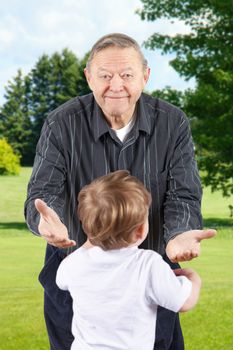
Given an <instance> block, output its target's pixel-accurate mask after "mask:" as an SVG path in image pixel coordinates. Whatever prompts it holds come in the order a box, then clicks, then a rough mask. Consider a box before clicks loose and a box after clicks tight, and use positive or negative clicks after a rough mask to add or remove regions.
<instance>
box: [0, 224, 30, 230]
mask: <svg viewBox="0 0 233 350" xmlns="http://www.w3.org/2000/svg"><path fill="white" fill-rule="evenodd" d="M0 230H28V227H27V225H26V223H25V222H1V223H0Z"/></svg>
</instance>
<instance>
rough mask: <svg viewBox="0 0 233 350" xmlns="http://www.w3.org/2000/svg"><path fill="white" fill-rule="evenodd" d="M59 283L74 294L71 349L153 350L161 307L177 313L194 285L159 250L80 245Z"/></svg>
mask: <svg viewBox="0 0 233 350" xmlns="http://www.w3.org/2000/svg"><path fill="white" fill-rule="evenodd" d="M56 282H57V285H58V286H59V287H60V288H61V289H63V290H69V291H70V293H71V296H72V298H73V311H74V316H73V322H72V333H73V335H74V338H75V339H74V342H73V344H72V346H71V349H72V350H76V349H77V350H93V349H95V350H126V349H127V350H142V349H143V350H152V349H153V346H154V341H155V326H156V314H157V307H158V305H161V306H163V307H165V308H167V309H170V310H172V311H174V312H177V311H179V309H180V308H181V307H182V306H183V304H184V303H185V301H186V300H187V298H188V297H189V295H190V293H191V288H192V284H191V282H190V281H189V280H188V279H187V278H186V277H176V276H175V274H174V272H173V271H172V270H171V268H170V266H169V265H168V264H167V263H166V262H164V261H163V260H162V257H161V256H160V255H159V254H157V253H155V252H154V251H151V250H143V249H138V247H136V246H131V247H127V248H122V249H117V250H109V251H104V250H103V249H101V248H100V247H93V248H89V249H86V248H82V247H81V248H79V249H77V250H76V251H75V252H74V253H72V254H70V255H69V256H68V257H67V258H65V259H64V260H63V261H62V263H61V264H60V266H59V269H58V271H57V278H56Z"/></svg>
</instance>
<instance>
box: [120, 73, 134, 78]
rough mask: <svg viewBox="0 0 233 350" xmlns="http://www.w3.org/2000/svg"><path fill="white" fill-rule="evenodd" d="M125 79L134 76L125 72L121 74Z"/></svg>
mask: <svg viewBox="0 0 233 350" xmlns="http://www.w3.org/2000/svg"><path fill="white" fill-rule="evenodd" d="M121 77H122V78H123V79H132V78H133V75H132V74H130V73H125V74H122V76H121Z"/></svg>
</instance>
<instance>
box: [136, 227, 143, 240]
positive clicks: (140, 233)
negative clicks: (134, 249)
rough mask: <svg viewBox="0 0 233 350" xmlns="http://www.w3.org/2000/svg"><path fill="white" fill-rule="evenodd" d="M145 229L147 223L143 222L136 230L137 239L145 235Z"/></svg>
mask: <svg viewBox="0 0 233 350" xmlns="http://www.w3.org/2000/svg"><path fill="white" fill-rule="evenodd" d="M144 231H145V224H144V223H143V224H141V225H140V226H138V228H137V229H136V230H135V237H136V239H137V240H138V239H141V238H142V237H143V235H144Z"/></svg>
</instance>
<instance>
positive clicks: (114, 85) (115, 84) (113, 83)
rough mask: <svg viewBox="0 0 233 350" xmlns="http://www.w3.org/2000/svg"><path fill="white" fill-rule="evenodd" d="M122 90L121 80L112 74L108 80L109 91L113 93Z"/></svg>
mask: <svg viewBox="0 0 233 350" xmlns="http://www.w3.org/2000/svg"><path fill="white" fill-rule="evenodd" d="M122 88H123V79H122V78H121V77H120V75H119V74H114V75H113V77H112V79H111V80H110V89H111V90H112V91H114V92H117V91H121V90H122Z"/></svg>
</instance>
